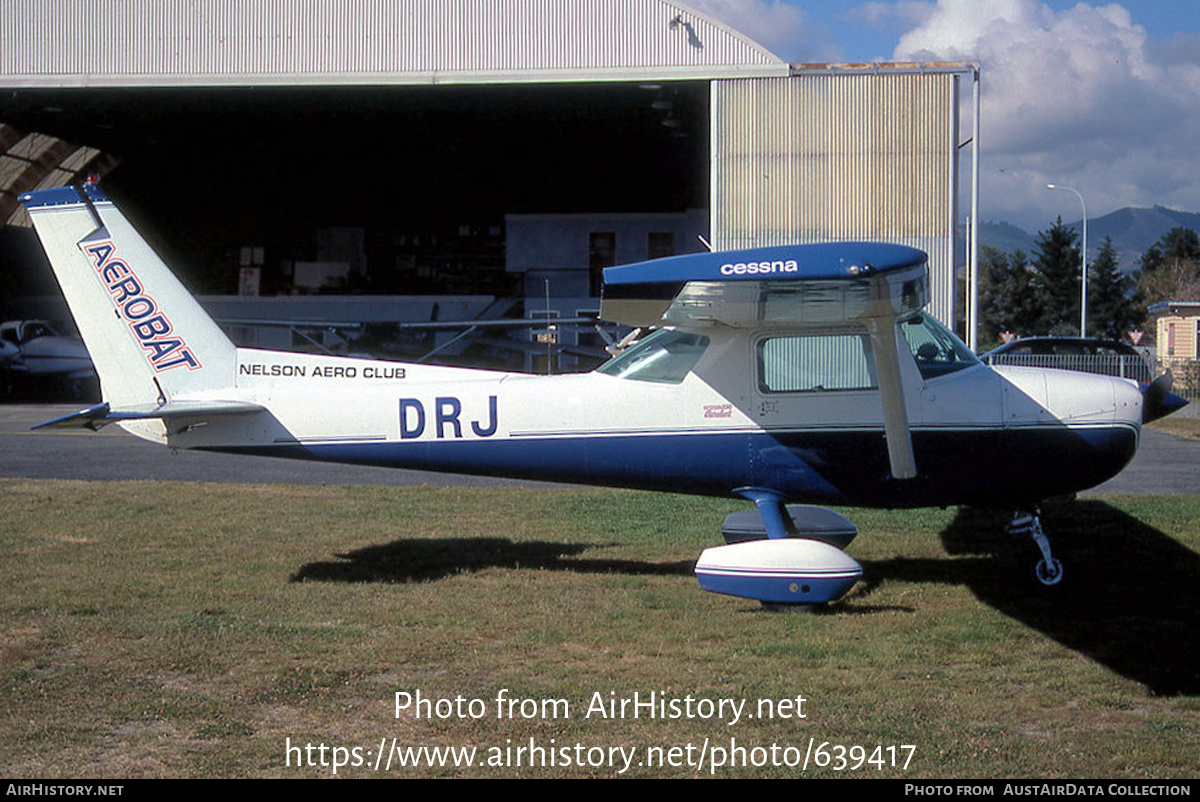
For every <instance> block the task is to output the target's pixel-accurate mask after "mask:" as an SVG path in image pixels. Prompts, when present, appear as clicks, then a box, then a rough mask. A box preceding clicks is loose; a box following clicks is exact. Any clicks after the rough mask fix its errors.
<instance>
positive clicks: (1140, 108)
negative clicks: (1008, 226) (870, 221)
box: [895, 0, 1200, 227]
mask: <svg viewBox="0 0 1200 802" xmlns="http://www.w3.org/2000/svg"><path fill="white" fill-rule="evenodd" d="M925 6H926V11H927V14H925V15H924V16H923V17H921V16H913V9H911V8H909V9H907V12H906V13H908V14H909V15H910V18H914V19H919V22H918V24H917V25H916V26H915V27H913V28H912V29H911V30H909V31H908V32H907V33H905V34H904V35H903V36H902V37H901V39H900V43H899V45H898V46H897V48H896V51H895V58H896V59H897V60H905V61H908V60H912V61H929V60H956V61H977V62H979V63H980V65H981V68H982V86H983V96H982V97H983V122H982V126H981V128H982V130H981V134H982V135H981V137H980V145H981V149H982V150H983V153H984V158H985V160H986V161H985V164H984V167H983V170H982V171H981V178H982V183H983V197H982V202H983V204H984V207H985V209H986V210H987V211H986V212H985V214H986V215H987V216H989V217H995V218H1007V219H1012V220H1014V221H1017V222H1021V223H1023V224H1025V225H1033V226H1036V227H1044V225H1045V223H1047V222H1049V220H1051V219H1052V218H1053V217H1054V216H1055V215H1056V214H1058V213H1059V212H1060V211H1062V210H1064V208H1065V210H1066V211H1065V212H1063V215H1064V217H1069V216H1070V215H1071V214H1073V211H1072V210H1073V208H1074V207H1073V205H1072V203H1071V201H1072V200H1073V199H1071V198H1067V197H1055V196H1058V195H1060V194H1061V193H1049V192H1047V191H1046V190H1045V189H1044V187H1045V184H1046V183H1047V182H1048V181H1053V182H1058V183H1071V184H1074V185H1075V186H1077V187H1078V188H1079V189H1080V191H1081V192H1082V193H1083V194H1084V196H1085V197H1086V198H1087V201H1088V212H1089V215H1092V216H1094V215H1098V214H1104V213H1106V212H1108V211H1111V210H1113V209H1115V208H1119V207H1121V206H1127V205H1149V204H1153V203H1162V204H1172V205H1177V206H1183V207H1186V208H1190V209H1200V182H1195V181H1194V178H1193V176H1195V175H1196V174H1197V173H1198V172H1200V149H1197V148H1196V146H1195V143H1196V142H1198V141H1200V138H1198V136H1197V135H1198V134H1200V48H1198V47H1197V46H1196V45H1197V42H1195V41H1191V40H1184V39H1177V40H1175V41H1172V40H1168V41H1167V42H1164V43H1155V42H1154V41H1153V40H1152V39H1151V38H1150V37H1149V35H1148V34H1147V33H1146V30H1145V29H1144V28H1142V27H1141V26H1139V25H1138V24H1136V22H1135V20H1134V18H1133V16H1132V15H1131V14H1130V12H1129V11H1128V10H1127V9H1126V8H1124V7H1123V6H1121V5H1117V4H1109V5H1103V6H1091V5H1087V4H1085V3H1079V4H1078V5H1076V6H1074V7H1072V8H1069V9H1067V10H1065V11H1062V12H1060V13H1058V12H1055V11H1053V10H1052V9H1050V8H1049V7H1048V6H1046V5H1044V4H1042V3H1040V2H1038V1H1037V0H985V2H979V1H978V0H938V2H936V3H928V4H925ZM1188 56H1190V57H1188Z"/></svg>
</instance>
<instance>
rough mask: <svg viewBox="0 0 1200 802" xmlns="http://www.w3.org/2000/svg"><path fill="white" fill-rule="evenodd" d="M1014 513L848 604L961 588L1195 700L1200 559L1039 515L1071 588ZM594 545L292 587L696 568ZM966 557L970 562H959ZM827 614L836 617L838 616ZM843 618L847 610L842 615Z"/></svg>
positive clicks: (491, 544)
mask: <svg viewBox="0 0 1200 802" xmlns="http://www.w3.org/2000/svg"><path fill="white" fill-rule="evenodd" d="M1007 517H1008V516H1007V514H1005V513H1001V512H994V511H987V510H978V509H972V508H965V507H964V508H962V509H960V510H959V512H958V514H957V516H956V517H955V519H954V520H953V521H952V522H951V524H950V525H949V526H948V527H947V528H946V529H945V530H943V531H942V532H941V533H940V536H941V538H942V542H943V544H944V546H945V548H946V550H947V552H949V553H950V554H952V555H956V556H959V557H960V559H955V560H944V559H943V560H936V559H935V560H924V559H917V560H912V559H905V558H897V559H894V560H880V561H864V563H863V565H864V582H863V583H862V584H860V585H859V587H858V588H857V589H856V590H855V591H852V594H851V598H852V599H855V600H856V601H857V602H861V603H865V604H867V605H869V604H870V597H871V595H872V593H871V591H872V589H873V588H874V587H877V586H878V585H880V584H882V583H884V582H887V581H888V580H899V581H905V582H943V583H947V584H961V585H965V586H966V587H967V588H969V589H970V590H971V591H972V593H974V594H975V596H976V597H977V598H978V599H979V600H980V601H983V602H985V603H986V604H988V605H990V606H992V607H993V608H995V609H996V610H999V611H1000V612H1002V613H1004V614H1005V615H1007V616H1009V617H1011V618H1013V619H1015V620H1017V621H1021V622H1022V623H1024V624H1025V625H1027V626H1029V627H1032V628H1033V629H1035V630H1038V631H1039V632H1042V633H1043V634H1045V635H1046V636H1048V637H1050V638H1053V639H1054V640H1055V641H1057V642H1059V643H1061V644H1063V645H1064V646H1066V647H1068V648H1070V649H1072V650H1074V651H1076V652H1079V653H1080V654H1084V655H1086V656H1088V657H1089V658H1091V659H1093V660H1095V661H1096V662H1098V663H1100V664H1102V665H1104V666H1106V667H1108V668H1109V669H1111V670H1112V671H1115V672H1116V673H1118V674H1120V675H1122V676H1125V677H1128V678H1130V679H1133V680H1135V681H1137V682H1140V683H1142V684H1143V685H1145V686H1146V687H1147V688H1148V689H1149V690H1150V691H1151V692H1153V693H1156V694H1160V695H1176V694H1182V695H1200V555H1197V554H1195V553H1194V552H1192V551H1191V550H1189V549H1187V548H1185V547H1184V546H1182V545H1180V544H1179V543H1177V542H1176V541H1175V540H1173V539H1171V538H1170V537H1168V536H1167V535H1165V534H1163V533H1162V532H1159V531H1158V530H1156V529H1154V528H1153V527H1150V526H1147V525H1146V524H1144V523H1142V522H1141V521H1139V520H1137V519H1136V518H1133V517H1131V516H1129V515H1127V514H1125V513H1123V512H1121V511H1120V510H1118V509H1115V508H1114V507H1112V506H1110V505H1108V504H1106V503H1104V502H1102V501H1094V500H1085V501H1078V502H1074V503H1071V504H1064V505H1061V506H1057V507H1047V508H1046V509H1045V510H1044V520H1045V522H1046V526H1047V530H1048V531H1049V532H1052V533H1053V536H1054V539H1055V549H1056V551H1057V552H1058V553H1059V554H1060V557H1061V559H1062V560H1063V562H1064V564H1065V566H1066V570H1067V578H1066V580H1064V582H1063V584H1062V585H1059V586H1056V587H1052V588H1044V587H1041V586H1040V585H1038V584H1037V583H1036V582H1034V581H1033V579H1032V577H1031V576H1030V571H1029V563H1030V560H1032V559H1034V556H1035V549H1033V547H1032V545H1029V544H1026V543H1025V541H1023V540H1021V539H1019V538H1014V537H1012V536H1006V535H1004V534H1003V529H1004V523H1005V521H1006V519H1007ZM593 547H594V544H579V543H549V542H542V541H539V542H530V543H518V542H514V541H511V540H508V539H505V538H441V539H438V538H415V539H409V540H399V541H395V542H393V543H388V544H386V545H382V546H372V547H368V548H364V549H358V550H356V551H353V552H348V553H346V554H340V555H338V557H339V558H340V559H339V560H337V561H330V562H316V563H309V564H308V565H305V566H302V567H301V568H300V570H299V571H298V572H297V573H296V574H295V575H294V576H293V577H292V580H293V581H296V582H304V581H324V582H396V583H402V582H427V581H436V580H440V579H445V578H449V577H452V576H456V575H460V574H462V573H463V572H464V571H467V572H470V571H481V570H484V569H487V568H518V567H519V568H529V569H535V570H555V571H573V572H578V573H618V574H632V575H672V576H690V575H691V573H692V569H693V566H694V562H693V561H691V560H685V561H679V562H670V563H654V562H646V561H637V560H604V559H588V560H579V559H575V558H574V555H578V554H580V553H582V552H583V551H585V550H587V549H591V548H593ZM966 555H977V556H976V557H975V558H967V559H962V558H961V557H963V556H966ZM831 612H833V613H834V614H837V613H838V612H839V608H838V607H834V608H833V609H832V610H831ZM840 612H845V608H841V610H840Z"/></svg>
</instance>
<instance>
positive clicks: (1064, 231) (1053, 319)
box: [1033, 217, 1080, 335]
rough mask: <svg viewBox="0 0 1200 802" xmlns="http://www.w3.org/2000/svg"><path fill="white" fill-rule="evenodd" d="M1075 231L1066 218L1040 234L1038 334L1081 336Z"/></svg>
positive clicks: (1036, 282)
mask: <svg viewBox="0 0 1200 802" xmlns="http://www.w3.org/2000/svg"><path fill="white" fill-rule="evenodd" d="M1076 239H1077V235H1076V233H1075V229H1073V228H1070V227H1069V226H1066V225H1064V224H1063V221H1062V217H1059V218H1058V220H1057V221H1056V222H1055V223H1054V225H1052V226H1051V227H1050V228H1048V229H1046V230H1044V231H1039V232H1038V241H1037V252H1036V253H1035V254H1034V260H1033V287H1034V291H1035V292H1036V293H1037V295H1038V300H1039V301H1040V304H1041V307H1042V316H1041V321H1040V323H1039V326H1038V328H1039V329H1040V330H1039V331H1038V332H1037V333H1038V334H1058V335H1066V334H1078V333H1079V279H1080V275H1079V271H1080V263H1079V248H1077V247H1076V245H1075V240H1076Z"/></svg>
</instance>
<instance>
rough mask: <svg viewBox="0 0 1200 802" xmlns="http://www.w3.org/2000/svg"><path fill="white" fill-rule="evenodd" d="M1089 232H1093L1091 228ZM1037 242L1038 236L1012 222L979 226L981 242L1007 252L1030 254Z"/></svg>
mask: <svg viewBox="0 0 1200 802" xmlns="http://www.w3.org/2000/svg"><path fill="white" fill-rule="evenodd" d="M1088 233H1089V234H1091V233H1092V232H1091V230H1089V231H1088ZM1036 242H1037V238H1036V237H1034V236H1033V235H1032V234H1030V233H1029V232H1028V231H1026V230H1025V229H1023V228H1017V227H1016V226H1014V225H1013V224H1012V223H1003V222H1001V223H994V222H989V223H981V224H980V226H979V244H980V245H987V246H990V247H992V248H995V249H996V250H999V251H1004V252H1005V253H1012V252H1013V251H1025V255H1026V256H1028V255H1030V254H1032V253H1033V246H1034V245H1035V244H1036ZM1089 250H1090V249H1089Z"/></svg>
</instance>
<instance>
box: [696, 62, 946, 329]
mask: <svg viewBox="0 0 1200 802" xmlns="http://www.w3.org/2000/svg"><path fill="white" fill-rule="evenodd" d="M957 80H958V78H957V75H956V74H953V73H949V72H947V73H937V72H933V73H905V72H897V73H891V74H889V73H886V72H865V73H859V72H854V73H831V74H821V75H808V74H801V75H794V76H791V77H788V78H760V79H748V80H736V81H732V80H721V81H714V82H713V109H712V126H713V137H712V196H711V197H712V235H713V245H714V247H716V248H717V249H718V250H725V249H730V248H746V247H756V246H761V245H783V244H788V243H793V242H823V241H829V240H883V241H887V242H897V243H901V244H905V245H912V246H914V247H918V248H921V249H923V250H925V251H926V252H927V253H929V257H930V260H929V268H930V296H931V297H930V311H932V313H933V314H934V316H935V317H937V318H938V319H939V320H941V321H942V322H943V323H945V324H946V325H947V326H951V327H953V325H954V294H955V280H954V252H955V251H954V236H955V213H956V209H955V201H956V195H957V186H956V185H957V166H956V165H957V138H958V132H957V122H956V121H957V115H958V83H957Z"/></svg>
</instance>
